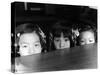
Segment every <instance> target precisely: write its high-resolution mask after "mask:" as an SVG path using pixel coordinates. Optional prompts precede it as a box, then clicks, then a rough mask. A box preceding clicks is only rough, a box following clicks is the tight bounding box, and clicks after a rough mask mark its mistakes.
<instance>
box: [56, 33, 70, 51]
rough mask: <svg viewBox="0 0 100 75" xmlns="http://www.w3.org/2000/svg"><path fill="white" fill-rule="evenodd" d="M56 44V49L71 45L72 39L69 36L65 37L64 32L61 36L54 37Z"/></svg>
mask: <svg viewBox="0 0 100 75" xmlns="http://www.w3.org/2000/svg"><path fill="white" fill-rule="evenodd" d="M54 45H55V47H56V49H64V48H69V47H70V40H69V38H68V37H64V35H63V33H61V36H60V37H55V38H54Z"/></svg>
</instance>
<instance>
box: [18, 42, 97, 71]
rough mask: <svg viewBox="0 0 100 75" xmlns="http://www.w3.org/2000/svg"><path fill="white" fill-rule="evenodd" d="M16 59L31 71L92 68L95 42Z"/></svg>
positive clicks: (95, 47) (95, 61)
mask: <svg viewBox="0 0 100 75" xmlns="http://www.w3.org/2000/svg"><path fill="white" fill-rule="evenodd" d="M16 60H17V61H19V62H20V63H21V64H23V65H24V66H25V67H27V68H28V69H31V71H32V72H43V71H59V70H75V69H94V68H97V44H90V45H84V46H77V47H73V48H70V49H63V50H56V51H52V52H48V53H41V54H34V55H29V56H23V57H19V58H16ZM27 71H28V70H27ZM29 71H30V70H29Z"/></svg>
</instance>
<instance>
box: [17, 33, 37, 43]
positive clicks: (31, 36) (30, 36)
mask: <svg viewBox="0 0 100 75" xmlns="http://www.w3.org/2000/svg"><path fill="white" fill-rule="evenodd" d="M38 40H39V36H38V35H37V34H36V33H35V32H32V33H24V34H22V35H21V36H20V38H19V41H20V42H23V41H25V42H33V41H38Z"/></svg>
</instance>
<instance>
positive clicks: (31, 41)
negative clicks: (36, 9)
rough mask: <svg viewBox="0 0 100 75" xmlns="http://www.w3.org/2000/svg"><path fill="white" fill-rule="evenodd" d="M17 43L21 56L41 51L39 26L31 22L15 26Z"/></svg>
mask: <svg viewBox="0 0 100 75" xmlns="http://www.w3.org/2000/svg"><path fill="white" fill-rule="evenodd" d="M16 32H17V37H18V38H17V44H18V46H19V53H20V55H21V56H25V55H31V54H37V53H41V52H42V49H43V47H42V46H43V37H42V35H41V31H40V30H39V28H38V27H37V26H36V25H35V26H34V25H33V24H22V25H21V26H19V27H17V30H16Z"/></svg>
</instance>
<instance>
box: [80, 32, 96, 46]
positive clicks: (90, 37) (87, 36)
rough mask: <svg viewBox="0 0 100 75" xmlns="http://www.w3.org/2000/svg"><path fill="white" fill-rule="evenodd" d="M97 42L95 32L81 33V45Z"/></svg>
mask: <svg viewBox="0 0 100 75" xmlns="http://www.w3.org/2000/svg"><path fill="white" fill-rule="evenodd" d="M91 43H95V37H94V33H93V32H91V31H85V32H82V33H81V34H80V45H85V44H91Z"/></svg>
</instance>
